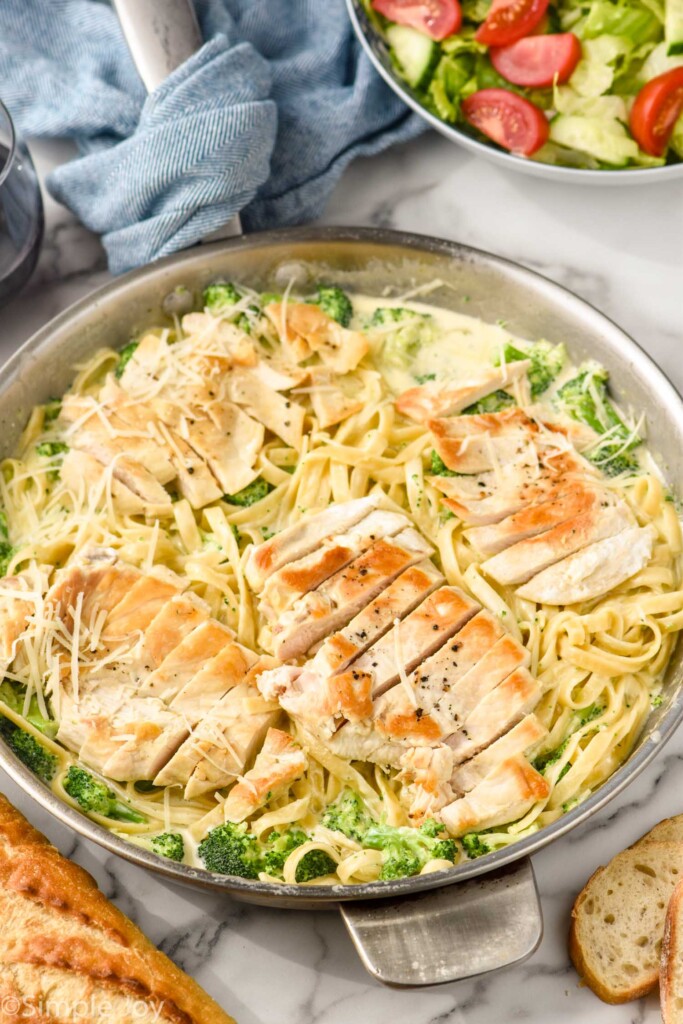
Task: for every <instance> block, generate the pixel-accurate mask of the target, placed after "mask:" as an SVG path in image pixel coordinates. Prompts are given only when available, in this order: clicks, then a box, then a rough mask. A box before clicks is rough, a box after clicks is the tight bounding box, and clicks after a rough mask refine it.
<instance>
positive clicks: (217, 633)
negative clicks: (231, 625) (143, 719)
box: [140, 619, 234, 702]
mask: <svg viewBox="0 0 683 1024" xmlns="http://www.w3.org/2000/svg"><path fill="white" fill-rule="evenodd" d="M233 637H234V633H233V632H232V630H231V629H228V627H227V626H223V625H222V624H221V623H220V622H217V621H216V620H215V619H208V620H207V621H205V622H201V623H200V624H199V625H198V626H196V627H195V628H194V629H193V630H192V631H191V632H190V633H188V634H187V636H185V637H184V638H183V639H182V640H181V641H180V643H178V644H177V645H176V646H175V647H173V648H172V650H171V651H169V653H168V654H167V655H166V657H165V658H164V659H163V661H162V662H161V664H160V665H159V666H158V668H156V669H155V670H154V671H153V672H151V673H150V674H149V675H148V676H147V677H146V679H144V680H143V681H142V683H141V684H140V693H141V694H143V695H144V696H146V697H161V698H162V699H163V700H165V701H167V702H170V701H172V700H173V699H174V697H175V696H176V694H178V693H180V691H181V690H182V688H183V687H184V686H185V684H186V683H188V682H189V681H190V679H192V677H193V676H194V675H196V673H197V672H198V671H199V669H200V668H201V667H202V665H203V664H204V663H205V662H206V661H208V659H209V658H213V657H214V656H215V655H216V654H218V653H219V652H220V651H221V650H222V649H223V648H224V647H225V646H226V644H229V643H230V642H231V641H232V639H233Z"/></svg>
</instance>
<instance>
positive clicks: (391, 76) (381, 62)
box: [346, 0, 683, 185]
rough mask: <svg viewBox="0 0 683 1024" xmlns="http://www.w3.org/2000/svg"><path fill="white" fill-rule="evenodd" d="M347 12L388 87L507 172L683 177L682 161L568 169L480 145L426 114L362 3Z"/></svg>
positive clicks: (611, 180)
mask: <svg viewBox="0 0 683 1024" xmlns="http://www.w3.org/2000/svg"><path fill="white" fill-rule="evenodd" d="M346 8H347V11H348V14H349V18H350V19H351V24H352V25H353V29H354V31H355V33H356V36H357V37H358V39H359V41H360V43H361V46H362V47H363V49H364V51H365V53H366V54H367V56H368V57H369V58H370V61H371V62H372V64H373V65H374V67H375V70H376V71H377V72H379V74H380V75H381V76H382V78H383V79H384V81H385V82H386V83H387V85H388V86H389V87H390V88H391V89H393V91H394V92H395V93H396V94H397V96H400V98H401V99H402V100H403V102H404V103H406V104H407V105H408V106H409V107H410V108H411V109H412V110H413V111H414V112H415V113H416V114H418V115H419V116H420V117H421V118H422V119H423V120H424V121H426V122H427V124H429V125H430V127H432V128H434V129H435V130H436V131H437V132H439V134H440V135H444V136H445V137H446V138H447V139H450V141H451V142H455V143H456V144H457V145H459V146H463V147H464V148H465V149H468V150H470V151H471V152H472V153H475V154H479V155H480V156H483V157H485V158H486V159H488V160H489V161H491V162H493V163H496V164H498V166H500V167H505V168H507V169H508V170H513V171H517V172H519V173H521V174H528V175H530V176H532V177H536V178H546V179H548V180H553V181H566V182H570V183H572V184H575V185H643V184H646V183H648V182H652V181H653V180H656V181H657V182H662V181H674V180H676V179H678V178H681V177H683V160H681V161H680V162H679V163H677V164H664V165H663V166H661V167H633V168H623V169H621V170H618V169H614V170H600V169H591V168H587V167H566V166H564V165H561V164H546V163H542V162H541V161H535V160H528V159H527V158H526V157H523V156H518V155H516V154H514V153H506V152H505V151H504V150H502V149H498V148H496V147H495V145H494V144H493V143H487V142H481V141H480V140H479V139H476V138H474V137H473V136H471V135H468V134H467V133H466V132H464V131H462V130H461V129H460V128H458V127H457V126H455V125H450V124H447V122H446V121H442V120H441V118H440V117H437V115H436V114H433V113H432V112H431V111H430V110H427V108H426V107H424V106H423V105H422V103H421V102H420V100H419V98H418V97H417V95H416V94H415V93H414V92H413V90H412V89H411V88H410V86H409V85H408V83H407V82H404V81H403V80H402V79H401V78H400V77H399V76H398V75H397V74H396V73H395V72H394V71H393V69H392V67H391V64H390V61H389V58H388V56H386V57H385V54H386V53H387V48H386V44H385V42H384V40H383V39H382V37H381V36H380V35H379V34H378V32H377V31H376V30H375V28H374V27H373V25H372V24H371V22H370V20H369V18H368V16H367V14H366V11H365V9H364V7H363V3H362V0H346ZM653 175H656V178H654V179H653Z"/></svg>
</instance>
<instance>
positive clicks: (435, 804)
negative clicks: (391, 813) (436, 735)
mask: <svg viewBox="0 0 683 1024" xmlns="http://www.w3.org/2000/svg"><path fill="white" fill-rule="evenodd" d="M452 771H453V751H452V750H451V749H450V747H448V746H446V745H445V744H442V745H440V746H438V747H411V748H409V749H408V750H406V752H405V754H404V755H403V757H402V758H401V772H400V778H401V780H402V781H403V787H402V789H401V797H400V799H401V803H402V804H403V805H404V806H405V807H407V808H408V816H409V818H410V819H411V822H412V823H413V824H414V825H419V824H420V822H421V821H423V820H424V818H426V817H430V818H431V817H434V815H435V814H436V812H437V811H438V810H439V808H441V807H443V806H444V804H447V803H450V802H451V801H452V800H453V795H454V794H453V790H452V789H451V785H450V778H451V774H452Z"/></svg>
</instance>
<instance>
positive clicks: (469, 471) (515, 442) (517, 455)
mask: <svg viewBox="0 0 683 1024" xmlns="http://www.w3.org/2000/svg"><path fill="white" fill-rule="evenodd" d="M434 448H435V450H436V452H437V454H438V455H439V456H440V457H441V459H442V460H443V461H444V463H445V464H446V466H447V467H448V469H450V470H452V471H453V472H455V473H462V474H464V475H475V474H477V473H489V472H493V473H496V472H498V473H500V470H501V467H502V466H504V465H506V464H509V463H510V462H513V461H515V460H520V461H522V462H524V463H525V464H530V465H531V464H533V461H534V459H535V458H536V447H535V445H534V443H533V441H530V440H529V439H528V437H527V436H526V434H524V433H522V432H521V431H520V432H512V431H511V432H510V433H509V434H504V435H502V436H500V437H490V436H489V435H488V434H473V435H469V436H468V437H464V438H462V439H458V440H455V441H454V440H451V439H450V438H444V439H440V438H438V437H436V436H435V437H434Z"/></svg>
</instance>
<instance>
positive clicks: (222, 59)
mask: <svg viewBox="0 0 683 1024" xmlns="http://www.w3.org/2000/svg"><path fill="white" fill-rule="evenodd" d="M161 2H163V0H161ZM196 8H197V14H198V17H199V21H200V24H201V28H202V32H203V35H204V39H205V40H207V41H206V43H205V44H204V46H203V47H202V48H201V49H200V50H199V51H198V52H197V53H196V54H194V55H193V56H192V57H191V58H190V59H189V60H188V61H186V62H185V64H183V65H182V67H180V68H178V69H177V70H176V71H175V72H173V74H172V75H170V76H169V77H168V78H167V79H166V81H165V82H164V83H163V84H162V85H161V86H160V87H159V88H158V89H156V90H155V91H154V92H153V93H152V94H151V95H149V96H147V94H146V92H145V89H144V87H143V85H142V83H141V81H140V79H139V77H138V75H137V72H136V71H135V67H134V65H133V62H132V59H131V57H130V54H129V52H128V49H127V47H126V44H125V41H124V39H123V36H122V34H121V30H120V28H119V24H118V20H117V18H116V15H115V13H114V11H113V10H112V8H111V7H110V6H109V5H108V4H107V3H104V2H100V0H3V2H2V4H1V5H0V98H2V100H3V102H4V103H5V104H6V106H7V107H8V108H9V110H10V112H11V113H12V116H13V117H14V119H15V121H16V123H17V125H18V127H19V129H20V130H21V131H23V132H24V134H26V135H28V136H47V137H65V136H66V137H70V138H73V139H75V141H76V143H77V144H78V148H79V152H80V156H79V157H78V159H75V160H73V161H72V162H70V163H67V164H65V165H63V166H61V167H59V168H57V170H55V171H53V172H52V174H51V175H50V176H49V178H48V180H47V187H48V189H49V191H50V192H51V193H52V195H53V196H55V198H56V199H57V200H59V201H60V202H62V203H64V204H65V205H66V206H68V207H69V208H70V209H71V210H73V212H74V213H75V214H76V215H77V216H78V217H79V218H80V219H81V220H82V221H83V223H84V224H86V225H87V227H89V228H90V229H91V230H93V231H96V232H98V233H99V234H101V235H102V240H103V243H104V246H105V249H106V251H107V255H108V259H109V266H110V269H111V270H112V271H113V272H114V273H120V272H121V271H124V270H128V269H130V268H132V267H135V266H140V265H141V264H143V263H146V262H148V261H149V260H153V259H156V258H158V257H160V256H165V255H168V254H169V253H172V252H175V251H176V250H178V249H183V248H185V247H186V246H188V245H192V244H193V243H194V242H197V241H199V240H200V239H201V238H203V237H204V236H206V235H208V234H210V233H211V232H213V231H216V230H217V229H218V228H220V227H221V226H222V225H223V224H225V223H227V221H228V220H229V219H230V218H231V217H232V216H233V214H235V213H236V212H240V211H241V212H242V219H243V225H244V228H245V230H247V231H254V230H258V229H262V228H272V227H278V226H282V225H290V224H298V223H301V222H304V221H307V220H310V219H312V218H314V217H316V216H318V215H319V214H320V212H321V211H322V209H323V207H324V204H325V202H326V200H327V198H328V196H329V194H330V192H331V190H332V188H333V187H334V185H335V184H336V182H337V181H338V179H339V177H340V175H341V173H342V171H343V170H344V168H345V167H346V166H347V164H348V163H349V162H350V161H351V160H352V159H353V158H354V157H356V156H359V155H371V154H373V153H377V152H379V151H380V150H383V149H385V148H386V147H387V146H390V145H392V144H393V143H395V142H400V141H403V140H407V139H410V138H412V137H414V136H415V135H417V134H418V133H419V132H420V131H421V130H422V129H423V127H424V122H422V121H421V120H420V119H419V118H418V117H417V116H416V115H414V114H411V113H410V112H409V111H408V110H407V109H406V107H405V106H404V105H403V103H402V102H401V101H400V100H399V99H398V98H397V97H396V96H395V95H394V94H393V93H392V92H391V90H390V89H389V88H388V86H386V85H385V84H384V82H383V81H382V80H381V78H380V77H379V75H377V74H376V73H375V71H374V70H373V68H372V66H371V64H370V62H369V61H368V59H367V58H366V56H365V54H364V53H363V52H362V49H361V47H360V44H359V43H358V41H357V40H356V39H355V36H354V34H353V30H352V28H351V25H350V22H349V19H348V17H347V14H346V11H345V9H344V0H196Z"/></svg>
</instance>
